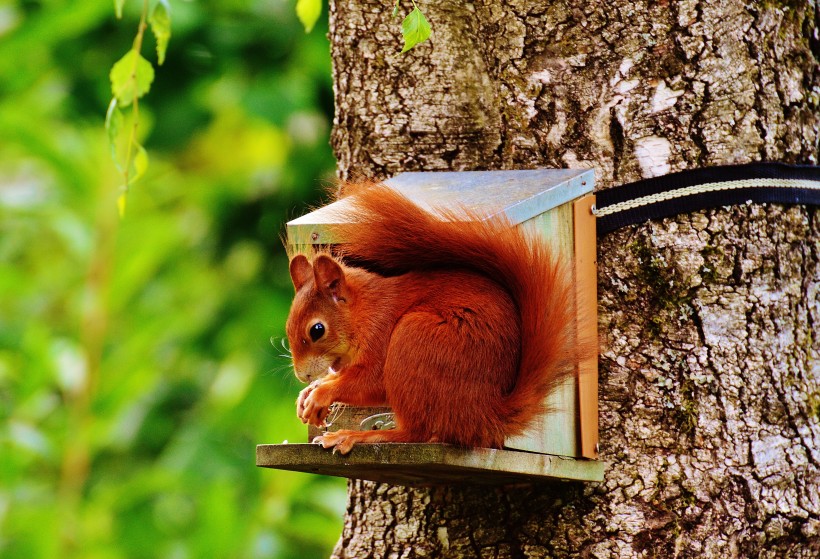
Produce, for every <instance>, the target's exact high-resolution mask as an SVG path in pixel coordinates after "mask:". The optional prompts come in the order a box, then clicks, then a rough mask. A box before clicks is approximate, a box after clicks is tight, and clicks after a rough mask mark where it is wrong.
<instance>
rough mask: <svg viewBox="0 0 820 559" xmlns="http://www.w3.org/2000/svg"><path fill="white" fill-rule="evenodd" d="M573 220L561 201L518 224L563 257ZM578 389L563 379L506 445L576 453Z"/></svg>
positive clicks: (571, 239) (567, 250) (569, 253)
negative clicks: (523, 429) (537, 413)
mask: <svg viewBox="0 0 820 559" xmlns="http://www.w3.org/2000/svg"><path fill="white" fill-rule="evenodd" d="M572 223H573V212H572V206H571V204H564V205H562V206H559V207H557V208H554V209H552V210H550V211H548V212H544V213H543V214H541V215H538V216H536V217H534V218H533V219H530V220H528V221H526V222H524V223H522V224H521V225H520V227H524V228H525V229H526V230H527V231H530V232H532V233H533V234H535V235H538V236H540V237H541V238H542V239H543V240H545V241H547V242H548V243H550V245H551V246H552V249H553V250H554V251H556V252H557V253H558V254H559V255H561V257H562V258H567V259H568V258H571V257H572V255H573V253H574V249H573V243H574V235H573V227H572ZM533 304H539V303H538V302H533ZM577 392H578V387H577V384H576V381H575V379H574V378H568V379H566V381H564V382H563V383H562V384H561V385H560V386H558V387H556V389H555V390H554V391H553V392H552V393H550V394H549V395H548V396H547V399H546V406H547V409H548V410H550V411H549V412H548V413H546V414H545V415H544V416H542V417H540V418H538V419H536V420H535V421H534V422H533V424H532V426H531V427H530V428H529V429H528V430H527V431H526V432H525V433H524V434H523V435H520V436H518V437H511V438H509V439H507V440H506V441H505V446H507V447H509V448H513V449H518V450H526V451H529V452H540V453H544V454H557V455H561V456H573V457H574V456H578V455H579V450H578V420H577V417H578V394H577Z"/></svg>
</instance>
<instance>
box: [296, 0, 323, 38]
mask: <svg viewBox="0 0 820 559" xmlns="http://www.w3.org/2000/svg"><path fill="white" fill-rule="evenodd" d="M321 14H322V0H296V16H297V17H298V18H299V21H301V22H302V25H304V26H305V32H306V33H310V31H311V30H312V29H313V26H314V25H316V22H317V21H319V16H320V15H321Z"/></svg>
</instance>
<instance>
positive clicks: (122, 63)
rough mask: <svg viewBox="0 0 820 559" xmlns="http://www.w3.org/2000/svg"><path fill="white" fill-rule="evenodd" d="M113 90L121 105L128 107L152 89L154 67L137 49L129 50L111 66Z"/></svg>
mask: <svg viewBox="0 0 820 559" xmlns="http://www.w3.org/2000/svg"><path fill="white" fill-rule="evenodd" d="M110 76H111V91H112V92H113V93H114V98H115V99H116V100H117V104H118V105H119V106H120V107H127V106H128V105H130V104H131V103H133V102H134V101H136V100H137V99H139V98H140V97H142V96H143V95H145V94H146V93H148V90H149V89H151V83H152V82H153V81H154V67H153V66H152V65H151V63H150V62H148V61H147V60H145V59H144V58H143V57H142V55H141V54H140V53H139V52H138V51H137V50H135V49H131V50H129V51H128V52H127V53H125V56H123V57H122V58H120V59H119V60H118V61H117V62H116V63H115V64H114V67H113V68H111V74H110Z"/></svg>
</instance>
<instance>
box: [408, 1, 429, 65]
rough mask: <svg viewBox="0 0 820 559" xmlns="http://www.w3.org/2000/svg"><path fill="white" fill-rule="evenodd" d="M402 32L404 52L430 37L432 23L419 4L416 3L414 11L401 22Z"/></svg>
mask: <svg viewBox="0 0 820 559" xmlns="http://www.w3.org/2000/svg"><path fill="white" fill-rule="evenodd" d="M401 34H402V35H404V48H403V49H402V51H401V52H403V53H405V52H407V51H408V50H410V49H411V48H413V47H414V46H416V45H417V44H419V43H423V42H424V41H426V40H427V39H428V38H429V37H430V23H429V22H428V21H427V18H426V17H424V14H423V13H421V10H419V7H418V6H415V5H414V6H413V11H412V12H410V13H409V14H407V17H406V18H404V21H402V22H401Z"/></svg>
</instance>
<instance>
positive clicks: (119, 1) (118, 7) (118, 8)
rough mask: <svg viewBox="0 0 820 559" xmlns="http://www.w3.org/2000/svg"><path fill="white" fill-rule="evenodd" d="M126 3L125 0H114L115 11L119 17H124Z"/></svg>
mask: <svg viewBox="0 0 820 559" xmlns="http://www.w3.org/2000/svg"><path fill="white" fill-rule="evenodd" d="M124 5H125V0H114V13H115V14H116V15H117V19H122V7H123V6H124Z"/></svg>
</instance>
